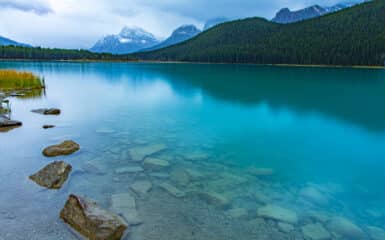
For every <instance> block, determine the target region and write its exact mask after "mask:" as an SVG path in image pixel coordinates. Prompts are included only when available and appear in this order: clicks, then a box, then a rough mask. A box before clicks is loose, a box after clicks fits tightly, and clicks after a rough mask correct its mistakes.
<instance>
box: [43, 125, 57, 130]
mask: <svg viewBox="0 0 385 240" xmlns="http://www.w3.org/2000/svg"><path fill="white" fill-rule="evenodd" d="M54 127H55V125H49V124H47V125H43V128H44V129H49V128H54Z"/></svg>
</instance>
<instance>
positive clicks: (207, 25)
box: [203, 17, 229, 31]
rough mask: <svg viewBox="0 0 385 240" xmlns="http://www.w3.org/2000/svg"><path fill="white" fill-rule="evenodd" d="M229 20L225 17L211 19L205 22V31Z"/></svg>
mask: <svg viewBox="0 0 385 240" xmlns="http://www.w3.org/2000/svg"><path fill="white" fill-rule="evenodd" d="M228 21H229V19H227V18H224V17H219V18H213V19H209V20H207V22H206V23H205V25H204V27H203V31H206V30H207V29H210V28H212V27H215V26H216V25H219V24H221V23H224V22H228Z"/></svg>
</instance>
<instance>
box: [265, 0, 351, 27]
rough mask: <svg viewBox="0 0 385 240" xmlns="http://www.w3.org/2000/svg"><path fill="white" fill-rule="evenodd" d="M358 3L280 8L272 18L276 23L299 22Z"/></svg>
mask: <svg viewBox="0 0 385 240" xmlns="http://www.w3.org/2000/svg"><path fill="white" fill-rule="evenodd" d="M356 4H358V2H348V3H339V4H336V5H334V6H330V7H321V6H319V5H313V6H311V7H307V8H304V9H300V10H297V11H290V9H288V8H283V9H281V10H280V11H279V12H278V13H277V14H276V15H275V17H274V18H273V19H272V21H273V22H276V23H283V24H286V23H293V22H299V21H303V20H306V19H310V18H315V17H319V16H322V15H325V14H327V13H332V12H337V11H340V10H342V9H345V8H348V7H352V6H354V5H356Z"/></svg>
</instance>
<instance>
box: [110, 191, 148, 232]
mask: <svg viewBox="0 0 385 240" xmlns="http://www.w3.org/2000/svg"><path fill="white" fill-rule="evenodd" d="M111 207H112V209H113V211H114V212H117V213H119V214H120V215H122V216H123V218H124V219H125V220H126V221H127V223H128V224H130V225H138V224H141V223H142V220H141V219H140V218H139V216H138V212H137V210H136V202H135V198H134V197H133V196H132V195H131V194H130V193H119V194H114V195H112V197H111Z"/></svg>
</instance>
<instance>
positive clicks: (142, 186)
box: [130, 181, 152, 195]
mask: <svg viewBox="0 0 385 240" xmlns="http://www.w3.org/2000/svg"><path fill="white" fill-rule="evenodd" d="M130 188H131V189H132V191H134V192H135V193H136V194H142V195H143V194H146V193H148V192H149V191H150V190H151V188H152V183H151V182H150V181H137V182H134V183H133V184H132V185H131V186H130Z"/></svg>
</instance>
